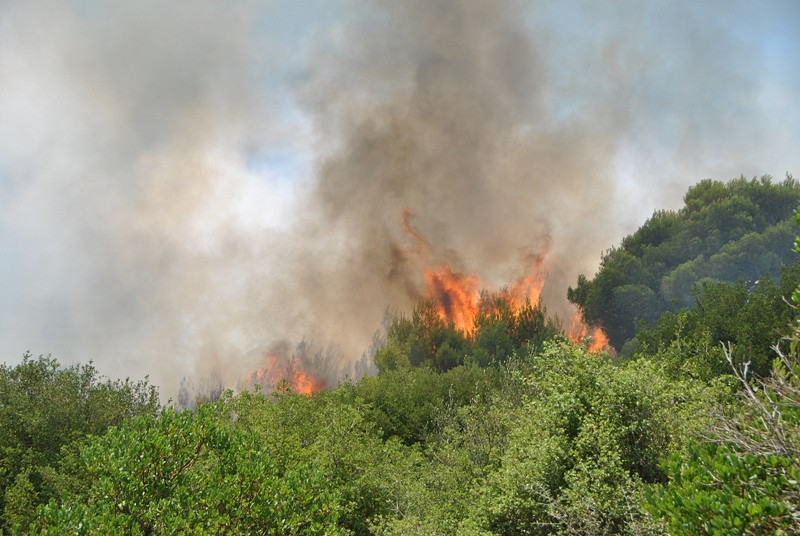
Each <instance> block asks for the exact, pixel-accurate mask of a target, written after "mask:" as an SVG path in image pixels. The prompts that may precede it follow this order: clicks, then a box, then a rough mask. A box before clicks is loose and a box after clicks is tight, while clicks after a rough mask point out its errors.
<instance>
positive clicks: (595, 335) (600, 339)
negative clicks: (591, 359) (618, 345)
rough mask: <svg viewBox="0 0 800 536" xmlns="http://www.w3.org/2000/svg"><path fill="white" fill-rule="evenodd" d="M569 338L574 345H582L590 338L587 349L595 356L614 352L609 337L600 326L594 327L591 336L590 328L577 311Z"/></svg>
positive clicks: (571, 322)
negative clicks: (604, 352) (599, 353)
mask: <svg viewBox="0 0 800 536" xmlns="http://www.w3.org/2000/svg"><path fill="white" fill-rule="evenodd" d="M567 337H569V339H570V340H571V341H572V342H574V343H581V342H583V340H584V339H585V338H586V337H588V338H589V343H588V346H587V348H586V349H587V350H588V351H589V352H590V353H593V354H596V353H598V352H603V351H606V352H608V351H610V352H613V348H612V347H611V344H610V343H609V341H608V335H606V332H605V331H603V328H601V327H599V326H597V327H593V328H592V329H591V334H590V333H589V326H587V325H586V322H584V321H583V318H582V317H581V313H580V311H576V312H575V316H573V317H572V320H571V321H570V325H569V329H568V330H567Z"/></svg>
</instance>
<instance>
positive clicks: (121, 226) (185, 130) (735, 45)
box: [0, 0, 800, 396]
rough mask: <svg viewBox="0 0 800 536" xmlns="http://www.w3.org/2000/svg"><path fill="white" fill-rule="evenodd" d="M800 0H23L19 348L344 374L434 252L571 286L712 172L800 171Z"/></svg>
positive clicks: (5, 188) (5, 143)
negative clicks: (267, 361) (294, 366)
mask: <svg viewBox="0 0 800 536" xmlns="http://www.w3.org/2000/svg"><path fill="white" fill-rule="evenodd" d="M798 23H800V3H798V2H796V1H793V0H787V1H784V2H781V1H762V2H735V1H729V0H725V1H708V2H697V1H685V2H682V1H675V0H671V1H652V2H642V1H608V2H596V1H588V0H587V1H573V2H569V1H549V2H548V1H542V2H526V1H521V0H519V1H517V0H502V1H501V0H496V1H489V0H485V1H482V0H464V1H455V0H454V1H446V0H439V1H437V0H409V1H400V0H394V1H390V0H380V1H366V0H365V1H355V0H353V1H347V0H275V1H271V2H268V1H264V2H258V1H249V2H248V1H242V2H217V1H211V0H208V1H192V2H188V1H186V2H183V1H173V2H161V1H156V0H141V1H137V2H115V1H99V0H96V1H91V0H84V1H77V0H76V1H68V0H60V1H55V0H54V1H37V0H24V1H13V0H0V352H2V356H3V360H4V361H7V362H16V361H18V360H19V358H20V356H21V355H22V353H23V352H25V351H26V350H30V351H31V352H33V353H34V354H47V353H52V354H53V355H54V356H55V357H57V358H59V359H60V360H62V361H64V362H74V361H88V360H90V359H91V360H94V361H95V363H96V364H97V365H98V367H99V368H100V369H101V371H103V372H104V373H107V374H110V375H112V376H132V377H141V376H143V375H145V374H149V375H150V376H151V379H152V381H153V382H155V383H156V384H159V385H160V386H161V387H162V393H164V394H165V395H166V396H174V393H175V391H176V389H177V385H178V382H179V380H180V378H182V377H185V376H186V377H190V378H202V377H205V376H208V375H209V374H219V375H220V376H221V377H222V378H223V380H224V381H225V382H226V383H227V384H229V385H236V383H237V382H238V381H239V380H240V379H241V378H242V377H244V376H246V375H247V374H248V373H249V372H250V371H252V370H253V368H254V367H257V366H259V363H260V362H261V361H262V360H263V356H264V353H265V352H266V351H268V350H270V349H275V348H279V347H281V348H282V347H288V348H291V347H293V345H295V344H297V343H298V342H299V341H301V340H305V341H312V342H313V344H311V346H314V347H315V348H318V349H319V350H318V353H319V354H324V355H325V356H327V357H326V359H327V361H326V362H325V364H324V366H323V365H321V366H323V367H324V368H325V371H324V373H325V374H327V375H329V376H331V377H340V376H342V375H343V374H354V373H358V372H359V369H358V368H357V363H358V361H359V359H360V358H361V357H362V353H363V352H365V351H366V350H368V347H369V344H370V341H371V340H372V336H373V334H374V333H375V332H376V330H378V329H379V328H380V325H381V322H382V320H383V317H384V314H385V312H386V311H387V309H388V310H408V309H409V307H410V306H411V305H412V304H413V303H414V301H415V300H416V299H418V298H419V297H420V296H421V295H422V293H423V290H422V287H421V283H420V277H419V269H420V266H419V265H418V264H419V258H418V256H414V255H413V254H412V253H413V252H412V249H413V244H411V243H410V241H409V237H408V236H407V235H405V234H404V233H403V230H402V227H401V224H400V220H401V213H402V210H403V209H406V208H407V209H410V210H411V211H412V212H413V213H414V218H413V224H414V226H415V228H416V229H417V230H418V231H419V232H420V233H423V234H424V235H425V236H426V237H427V238H428V240H429V241H430V242H431V244H432V245H433V246H432V251H431V252H430V253H429V258H428V259H427V261H428V262H430V263H431V264H434V265H439V264H443V263H447V264H448V265H451V266H453V267H454V268H455V269H457V270H463V271H468V272H472V273H475V274H477V275H478V276H479V277H480V278H481V279H482V281H484V282H485V284H486V285H487V286H494V287H498V286H502V285H504V284H509V283H510V282H511V281H513V280H514V278H518V277H520V276H522V275H525V274H526V271H529V270H530V269H531V266H530V263H529V260H530V259H531V258H533V257H534V256H540V257H542V258H544V259H545V271H546V272H547V276H548V279H547V284H546V286H545V291H544V294H543V296H544V299H545V302H546V304H547V305H548V307H549V308H550V309H551V310H553V311H556V312H560V313H562V314H566V313H564V312H565V311H567V307H566V305H565V298H564V295H565V293H566V287H567V286H568V285H569V284H571V283H574V281H575V278H576V277H577V275H578V274H579V273H582V272H583V273H589V274H591V273H592V271H593V270H594V269H595V268H596V265H597V262H598V261H599V257H600V254H601V252H602V251H603V250H606V249H608V248H609V247H611V246H612V245H614V244H616V243H618V242H619V241H620V239H621V238H622V237H623V236H624V235H625V234H627V233H629V232H631V231H633V230H635V229H636V228H637V227H638V226H640V225H641V224H642V223H643V222H644V220H645V219H646V218H647V217H648V216H649V215H650V214H652V212H653V210H655V209H659V208H675V207H677V206H679V204H680V202H681V198H682V196H683V194H684V193H685V191H686V188H687V187H688V186H690V185H691V184H694V183H696V182H697V181H699V180H701V179H704V178H715V179H721V180H728V179H731V178H734V177H738V176H739V175H741V174H744V175H745V176H748V177H750V176H755V175H759V176H760V175H763V174H770V175H773V176H774V177H775V178H776V179H777V180H780V179H782V178H783V177H784V175H785V173H787V172H789V173H800V151H798V146H799V145H798V144H799V142H800V128H798V126H797V125H799V124H800V111H798V110H800V68H798V58H800V33H798V31H797V27H798Z"/></svg>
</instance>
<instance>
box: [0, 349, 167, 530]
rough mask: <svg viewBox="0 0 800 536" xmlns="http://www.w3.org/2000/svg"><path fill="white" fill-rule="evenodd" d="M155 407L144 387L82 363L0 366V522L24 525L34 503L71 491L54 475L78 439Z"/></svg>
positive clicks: (44, 360) (43, 360)
mask: <svg viewBox="0 0 800 536" xmlns="http://www.w3.org/2000/svg"><path fill="white" fill-rule="evenodd" d="M158 407H159V404H158V393H157V391H156V389H155V387H153V386H151V385H149V384H148V383H147V382H146V381H139V382H133V381H130V380H124V381H119V380H116V381H112V380H109V379H105V378H102V377H101V376H100V375H99V373H98V371H97V369H96V368H95V367H94V366H93V365H92V364H91V363H89V364H88V365H74V366H70V367H62V366H61V365H60V364H59V363H58V361H56V360H55V359H53V358H51V357H42V356H40V357H38V358H33V357H32V356H31V355H30V354H25V355H24V356H23V359H22V362H21V363H20V364H18V365H16V366H9V365H5V364H3V365H0V490H3V493H2V494H0V520H2V526H3V528H4V529H5V530H8V529H10V527H11V525H12V524H16V525H20V524H22V525H24V523H25V522H26V521H27V520H30V519H31V518H32V517H33V516H34V513H35V510H36V507H37V505H39V504H42V503H46V502H47V501H48V500H49V499H50V498H52V497H54V496H56V494H58V493H59V492H60V491H61V489H62V488H64V487H65V486H66V487H68V486H70V485H71V481H70V479H69V478H68V477H67V476H65V475H63V474H61V473H60V469H61V467H62V465H63V463H64V461H65V460H66V459H68V458H69V456H71V455H72V454H73V453H74V450H75V448H76V445H77V443H78V442H80V441H81V440H82V439H83V438H84V437H86V436H88V435H92V434H102V433H104V432H105V431H106V430H107V429H108V428H109V427H110V426H115V425H119V424H121V423H122V422H124V421H125V420H126V419H128V418H131V417H134V416H136V415H152V414H154V413H155V412H156V411H157V409H158Z"/></svg>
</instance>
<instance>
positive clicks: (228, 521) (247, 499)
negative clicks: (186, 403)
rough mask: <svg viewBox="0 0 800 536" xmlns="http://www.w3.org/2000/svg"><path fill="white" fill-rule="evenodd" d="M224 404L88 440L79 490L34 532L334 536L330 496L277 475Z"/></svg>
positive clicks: (312, 472)
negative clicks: (323, 535)
mask: <svg viewBox="0 0 800 536" xmlns="http://www.w3.org/2000/svg"><path fill="white" fill-rule="evenodd" d="M229 411H230V410H229V408H228V407H227V404H206V405H203V406H201V407H200V408H199V409H198V410H197V413H196V414H195V413H192V412H190V411H188V410H186V411H182V412H177V411H175V410H172V409H168V410H164V411H163V412H162V413H161V414H160V415H159V416H158V417H155V418H153V417H138V418H135V419H133V420H131V421H128V422H125V423H123V424H122V425H121V426H120V427H118V428H112V429H111V430H109V431H108V433H106V434H105V435H104V436H100V437H96V438H91V439H90V440H88V441H87V442H86V444H85V445H84V446H83V447H82V449H81V461H82V463H83V471H84V472H85V478H86V480H87V483H88V484H87V489H86V490H85V491H84V492H83V493H80V494H73V495H71V496H68V497H65V498H64V499H63V500H62V502H61V503H57V502H55V501H53V502H51V503H50V504H48V505H47V506H46V507H45V508H43V509H42V510H41V512H42V517H41V519H40V520H39V522H38V524H37V525H36V527H35V529H34V530H33V531H32V532H33V533H38V534H99V533H107V531H109V530H112V529H113V531H119V533H121V534H189V533H191V534H220V533H236V534H254V533H261V534H319V533H322V532H327V533H336V532H337V530H336V521H337V518H338V496H337V493H336V490H335V489H330V488H329V486H328V483H327V481H326V480H325V478H324V477H323V475H322V473H321V471H320V470H319V469H317V468H315V467H313V466H310V465H298V466H291V467H281V466H280V465H279V464H277V463H276V461H275V460H274V459H273V458H271V457H270V456H269V455H268V454H267V452H265V451H264V450H263V449H262V448H260V445H259V442H258V438H257V436H256V435H255V434H252V433H248V432H247V431H245V430H243V429H242V428H240V427H235V426H233V425H232V424H231V423H230V422H229V421H228V419H227V418H226V414H227V413H228V412H229Z"/></svg>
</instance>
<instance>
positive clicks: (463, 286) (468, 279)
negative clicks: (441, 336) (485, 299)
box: [424, 266, 480, 333]
mask: <svg viewBox="0 0 800 536" xmlns="http://www.w3.org/2000/svg"><path fill="white" fill-rule="evenodd" d="M424 274H425V284H426V286H427V290H428V297H429V298H430V299H431V300H433V302H434V304H436V309H437V311H438V313H439V316H440V317H441V318H442V319H444V320H445V321H447V322H448V323H450V324H453V325H454V326H455V327H456V329H458V330H460V331H463V332H465V333H466V332H468V331H469V330H470V329H472V325H473V323H474V322H475V317H476V316H477V314H478V303H479V301H480V292H479V291H478V289H479V288H480V281H479V280H478V278H477V276H475V275H473V274H461V273H457V272H454V271H453V270H451V269H450V268H449V267H448V266H443V267H441V268H439V269H438V270H425V272H424Z"/></svg>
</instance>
